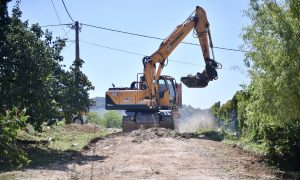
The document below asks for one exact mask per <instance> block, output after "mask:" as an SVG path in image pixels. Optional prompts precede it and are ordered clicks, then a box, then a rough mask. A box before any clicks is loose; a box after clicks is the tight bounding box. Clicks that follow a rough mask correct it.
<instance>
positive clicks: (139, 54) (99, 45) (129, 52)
mask: <svg viewBox="0 0 300 180" xmlns="http://www.w3.org/2000/svg"><path fill="white" fill-rule="evenodd" d="M80 42H83V43H86V44H90V45H94V46H98V47H102V48H105V49H110V50H114V51H119V52H123V53H128V54H133V55H138V56H143V57H144V56H147V55H145V54H141V53H137V52H133V51H127V50H123V49H118V48H113V47H109V46H104V45H102V44H98V43H93V42H90V41H85V40H80ZM169 61H173V62H177V63H182V64H189V65H194V66H203V65H200V64H195V63H190V62H186V61H178V60H174V59H169Z"/></svg>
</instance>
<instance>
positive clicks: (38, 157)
mask: <svg viewBox="0 0 300 180" xmlns="http://www.w3.org/2000/svg"><path fill="white" fill-rule="evenodd" d="M20 146H22V149H23V150H24V151H25V152H26V153H27V154H28V158H29V159H30V160H31V162H30V163H29V164H28V165H26V166H24V167H22V168H21V169H18V170H26V169H44V168H46V169H49V170H60V171H67V170H68V166H67V165H68V164H70V163H77V164H79V165H82V164H86V163H88V162H93V161H103V160H104V159H106V158H107V157H106V156H98V155H92V156H89V155H83V154H82V153H81V152H79V151H74V150H65V151H60V150H55V149H50V148H48V147H47V146H44V145H40V144H21V145H20ZM12 170H16V169H14V168H11V167H9V166H6V165H5V164H0V173H1V172H9V171H12Z"/></svg>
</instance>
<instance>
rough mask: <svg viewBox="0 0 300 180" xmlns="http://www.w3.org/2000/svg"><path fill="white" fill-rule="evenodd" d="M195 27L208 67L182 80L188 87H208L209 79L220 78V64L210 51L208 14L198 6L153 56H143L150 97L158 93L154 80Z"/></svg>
mask: <svg viewBox="0 0 300 180" xmlns="http://www.w3.org/2000/svg"><path fill="white" fill-rule="evenodd" d="M193 29H194V30H195V32H196V35H197V37H198V39H199V43H200V46H201V50H202V54H203V58H204V61H205V64H206V68H205V70H204V71H203V72H202V73H197V75H195V76H192V75H189V76H187V77H182V78H181V82H183V83H184V84H185V85H186V86H187V87H192V88H202V87H206V86H207V84H208V82H209V81H212V80H215V79H217V78H218V74H217V71H216V70H215V69H216V68H218V67H219V66H220V64H219V63H217V62H216V61H215V60H214V59H211V57H210V53H209V44H210V45H211V48H212V46H213V45H212V40H211V36H210V30H209V23H208V20H207V16H206V13H205V11H204V9H203V8H201V7H199V6H197V7H196V10H195V11H194V12H193V13H192V14H191V16H189V17H188V18H187V19H186V20H185V21H184V22H183V23H182V24H180V25H178V26H177V27H176V28H175V30H174V31H173V32H172V33H171V34H170V35H169V36H168V37H167V38H166V39H165V40H164V41H163V42H162V43H161V45H160V47H159V48H158V50H157V51H155V52H154V53H153V54H152V55H151V56H146V57H144V58H143V64H144V76H145V83H146V85H147V86H146V87H147V89H146V94H149V96H150V97H151V96H152V95H155V94H156V93H155V89H156V87H155V84H153V82H155V81H157V80H158V79H159V77H160V75H161V72H162V70H163V68H164V66H165V62H166V60H167V58H168V56H169V55H170V54H171V53H172V52H173V50H174V49H175V48H176V47H177V46H178V45H179V43H180V42H182V41H183V39H184V38H185V37H186V36H187V35H188V34H189V33H190V32H191V30H193ZM209 42H210V43H209ZM157 64H159V66H158V68H157V67H156V65H157Z"/></svg>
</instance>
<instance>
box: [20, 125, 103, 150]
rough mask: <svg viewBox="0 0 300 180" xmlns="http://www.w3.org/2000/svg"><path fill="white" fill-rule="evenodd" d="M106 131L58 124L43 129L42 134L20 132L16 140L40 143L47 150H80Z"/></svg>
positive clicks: (92, 127)
mask: <svg viewBox="0 0 300 180" xmlns="http://www.w3.org/2000/svg"><path fill="white" fill-rule="evenodd" d="M105 134H106V131H103V130H101V129H100V128H99V127H98V126H95V125H90V124H86V125H78V124H64V122H59V123H58V125H57V126H52V127H50V128H49V127H46V126H45V127H43V132H42V133H35V134H30V133H27V132H25V131H20V132H19V134H18V139H19V140H20V141H24V142H28V141H29V142H30V141H34V142H40V144H46V145H47V147H48V148H50V149H54V150H60V151H65V150H75V151H78V150H81V149H82V148H83V147H84V146H85V145H87V144H88V143H89V142H90V140H92V139H93V138H96V137H101V136H103V135H105Z"/></svg>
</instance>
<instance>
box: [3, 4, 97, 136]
mask: <svg viewBox="0 0 300 180" xmlns="http://www.w3.org/2000/svg"><path fill="white" fill-rule="evenodd" d="M6 4H7V2H6V3H3V4H1V11H0V13H1V14H0V16H1V20H0V23H1V34H0V38H1V39H0V44H1V46H0V48H1V49H0V90H1V93H2V94H1V96H0V111H1V112H2V113H3V110H4V109H5V108H12V107H13V106H16V107H26V109H27V111H26V114H27V115H29V119H28V122H29V123H31V124H32V125H33V126H34V127H35V129H37V130H41V124H42V123H43V122H45V121H47V120H49V119H51V118H53V117H55V116H56V114H58V113H59V112H60V111H61V110H62V111H63V114H64V116H65V119H66V120H67V122H70V121H71V119H72V116H73V115H75V114H78V113H82V112H88V110H89V107H90V105H91V102H90V100H89V94H88V91H89V90H91V89H93V86H92V85H91V83H90V82H89V80H88V78H87V77H86V76H85V75H84V74H83V73H82V72H81V71H80V68H81V67H82V63H83V61H82V60H75V61H74V63H73V65H72V67H71V68H70V71H65V70H64V69H63V67H64V65H62V64H61V62H62V61H63V57H62V56H61V55H60V53H61V51H62V49H63V48H64V46H65V42H64V41H63V40H61V39H59V38H56V39H55V40H54V38H53V37H52V34H51V32H49V31H48V30H46V31H45V32H43V31H42V30H41V27H39V25H38V24H34V25H32V26H31V27H29V26H28V22H27V21H25V22H22V21H21V20H20V17H21V14H22V12H21V11H20V9H19V1H17V3H16V6H15V7H14V8H13V13H12V16H11V17H10V16H9V15H8V13H7V6H6Z"/></svg>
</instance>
